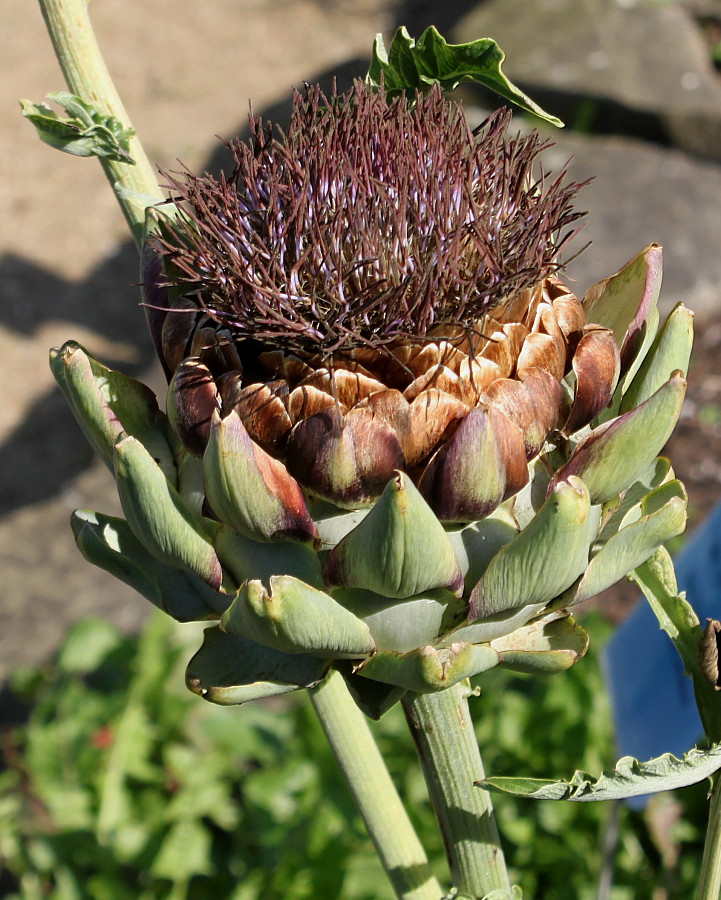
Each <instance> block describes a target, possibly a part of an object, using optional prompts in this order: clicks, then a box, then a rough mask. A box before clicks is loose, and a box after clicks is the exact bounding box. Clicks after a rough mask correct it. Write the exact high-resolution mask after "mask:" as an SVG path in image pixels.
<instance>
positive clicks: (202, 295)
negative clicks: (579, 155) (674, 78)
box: [160, 82, 581, 353]
mask: <svg viewBox="0 0 721 900" xmlns="http://www.w3.org/2000/svg"><path fill="white" fill-rule="evenodd" d="M510 118H511V114H510V112H509V111H507V110H502V111H499V112H497V113H495V114H493V115H492V116H491V117H490V118H489V119H488V120H487V121H486V122H485V123H484V125H483V126H481V128H480V129H477V131H476V132H473V131H472V130H471V128H470V126H469V124H468V122H467V120H466V117H465V114H464V113H463V111H462V109H461V108H460V107H459V106H458V105H457V104H456V103H452V102H448V101H447V100H446V99H445V98H444V97H443V95H442V93H441V91H440V90H437V89H433V90H431V91H430V92H429V93H428V94H427V95H426V96H419V97H417V98H416V102H415V103H410V102H409V101H408V100H406V98H405V97H399V98H397V99H395V100H392V101H389V100H388V99H387V98H386V97H385V96H384V94H383V92H382V91H381V92H372V91H371V89H370V88H369V87H367V86H366V85H365V84H363V83H362V82H357V83H356V84H355V86H354V87H353V88H352V89H351V90H350V91H349V92H348V93H346V94H340V95H336V94H333V95H331V96H330V97H326V96H325V95H324V94H323V93H322V92H321V90H320V88H318V87H309V88H307V89H306V91H305V93H304V94H302V95H301V94H296V95H295V98H294V103H293V112H292V116H291V121H290V125H289V128H288V131H287V133H286V134H283V133H278V134H277V135H276V134H274V132H273V128H272V126H270V125H266V124H265V123H263V122H262V121H261V120H260V119H258V118H255V117H252V116H251V119H250V128H251V134H252V138H251V140H250V141H249V142H248V143H243V142H240V141H238V142H235V143H234V144H232V145H231V150H232V152H233V156H234V159H235V168H234V170H233V172H232V174H231V175H230V177H227V178H226V177H222V176H221V178H219V179H216V178H213V177H211V176H208V175H206V176H203V177H198V176H195V175H192V174H190V173H184V174H182V175H180V176H178V177H169V187H170V189H171V190H172V191H173V193H174V195H175V199H176V200H177V201H178V202H179V204H180V208H181V210H182V213H181V215H180V217H179V218H177V219H176V220H175V221H174V222H173V223H172V224H170V225H169V226H168V227H167V230H166V231H164V234H163V237H162V238H161V239H160V247H161V250H162V252H163V253H164V254H165V255H166V256H167V257H168V258H169V260H170V261H171V262H172V266H171V267H168V268H169V269H170V270H172V271H174V272H175V273H176V274H175V276H173V278H174V280H177V283H178V284H180V285H182V286H183V288H184V290H186V291H187V292H189V293H193V292H194V293H195V294H196V296H197V299H198V302H199V303H200V305H201V306H202V307H203V308H204V309H205V310H206V311H207V312H208V313H210V314H211V316H212V317H214V318H216V319H217V320H218V321H219V322H221V323H222V324H223V325H224V326H225V327H228V328H229V329H230V330H231V333H232V334H233V336H234V338H237V339H244V338H253V339H255V340H257V341H261V342H263V343H272V344H274V345H276V346H280V347H284V348H287V349H289V350H297V351H302V352H305V353H308V352H310V353H317V352H322V353H333V352H335V351H337V350H339V349H344V348H346V349H347V348H351V347H354V346H363V345H365V346H375V347H379V348H380V347H383V346H387V345H388V344H389V343H391V342H393V341H395V340H397V339H398V338H400V337H408V338H413V337H418V336H423V335H426V334H427V333H428V331H429V329H431V328H432V327H433V326H434V325H439V324H440V325H448V326H458V325H461V326H463V327H466V326H468V325H469V324H470V323H475V322H476V321H477V320H478V319H479V318H480V317H481V316H483V314H484V313H486V312H487V311H489V310H491V309H492V308H493V307H495V306H497V305H498V304H499V303H501V302H502V301H503V300H504V298H507V297H509V296H512V295H513V294H515V293H516V292H517V291H519V290H521V289H523V288H525V287H529V286H531V285H533V284H535V283H537V282H538V281H539V280H541V279H542V278H543V277H545V276H546V275H548V274H550V273H551V272H553V271H555V270H556V269H558V268H559V267H560V262H559V253H560V251H561V250H562V249H563V247H564V246H565V245H566V243H567V241H568V239H569V238H570V237H571V236H572V235H573V233H575V232H574V230H573V229H571V230H569V226H571V225H572V224H573V223H575V222H576V221H577V220H578V218H579V217H580V215H581V214H580V213H576V212H574V211H573V209H572V206H571V201H572V199H573V196H574V194H575V193H576V191H577V189H578V185H576V184H566V183H565V182H564V179H563V175H564V173H563V172H562V173H561V174H560V175H558V176H557V177H555V178H553V179H547V178H544V177H535V176H534V175H533V174H532V166H533V164H534V162H535V161H536V159H537V157H538V155H539V153H540V152H541V151H542V150H543V149H544V148H545V146H546V144H544V143H543V141H542V140H541V139H540V137H539V136H538V134H537V133H535V132H532V133H530V134H529V135H527V136H524V137H521V136H518V137H514V138H508V137H507V136H506V131H507V128H508V125H509V122H510Z"/></svg>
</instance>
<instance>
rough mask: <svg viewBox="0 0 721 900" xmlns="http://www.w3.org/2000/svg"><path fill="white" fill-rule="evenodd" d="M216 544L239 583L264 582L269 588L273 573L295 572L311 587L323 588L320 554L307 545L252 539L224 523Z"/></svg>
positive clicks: (295, 574) (226, 565) (221, 556)
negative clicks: (272, 542) (270, 542)
mask: <svg viewBox="0 0 721 900" xmlns="http://www.w3.org/2000/svg"><path fill="white" fill-rule="evenodd" d="M213 543H214V545H215V549H216V551H217V553H218V557H219V559H220V561H221V563H222V565H223V569H224V570H225V571H227V572H229V573H230V574H231V575H232V577H233V578H234V579H235V582H236V584H239V585H240V584H242V583H243V582H244V581H262V582H263V584H264V585H265V586H266V587H268V586H269V585H270V578H271V576H273V575H292V576H293V577H294V578H299V579H300V580H301V581H304V582H305V583H306V584H309V585H310V586H311V587H315V588H322V587H323V573H322V571H321V566H320V560H319V559H318V554H317V553H316V552H315V551H314V550H313V548H312V547H309V546H308V545H307V544H298V543H288V542H283V543H276V544H268V543H264V542H260V541H252V540H251V539H250V538H248V537H245V535H243V534H241V533H240V532H239V531H234V530H233V529H232V528H230V527H229V526H227V525H221V527H220V528H219V529H218V534H217V536H216V538H215V541H214V542H213Z"/></svg>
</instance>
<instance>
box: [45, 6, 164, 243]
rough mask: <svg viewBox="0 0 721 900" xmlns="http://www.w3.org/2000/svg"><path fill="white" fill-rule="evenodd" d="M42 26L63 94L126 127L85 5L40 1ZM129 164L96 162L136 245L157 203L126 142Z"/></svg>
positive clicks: (148, 175)
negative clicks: (148, 211)
mask: <svg viewBox="0 0 721 900" xmlns="http://www.w3.org/2000/svg"><path fill="white" fill-rule="evenodd" d="M40 8H41V10H42V14H43V18H44V19H45V24H46V25H47V28H48V32H49V34H50V39H51V40H52V43H53V49H54V50H55V55H56V56H57V58H58V62H59V63H60V68H61V69H62V71H63V75H64V76H65V81H66V82H67V85H68V89H69V90H70V92H71V93H73V94H76V95H77V96H78V97H80V98H81V99H82V100H84V101H85V102H86V103H90V104H92V105H93V106H94V107H96V109H98V110H99V111H100V112H101V113H103V114H104V115H108V116H114V117H115V118H116V119H118V121H119V122H121V123H122V124H123V125H124V126H125V127H126V128H130V127H132V126H131V124H130V119H129V118H128V114H127V113H126V111H125V108H124V106H123V104H122V101H121V100H120V97H119V95H118V92H117V91H116V90H115V85H114V84H113V82H112V79H111V78H110V74H109V73H108V70H107V68H106V66H105V62H104V61H103V57H102V55H101V53H100V48H99V47H98V44H97V41H96V40H95V35H94V34H93V29H92V26H91V25H90V19H89V18H88V9H87V0H40ZM130 156H131V157H132V159H133V160H134V162H135V165H131V164H129V163H122V162H113V161H112V160H105V159H102V160H100V162H101V164H102V167H103V169H104V171H105V174H106V176H107V178H108V181H109V182H110V184H111V187H112V188H113V191H114V192H115V196H116V198H117V200H118V203H119V204H120V207H121V209H122V211H123V214H124V216H125V219H126V221H127V223H128V226H129V227H130V230H131V232H132V234H133V237H134V238H135V242H136V244H138V245H140V241H141V240H142V236H143V224H144V220H145V207H147V206H148V205H150V204H151V203H155V202H158V201H159V200H162V199H163V197H162V195H161V193H160V191H159V188H158V182H157V179H156V177H155V172H154V171H153V167H152V166H151V165H150V163H149V162H148V158H147V157H146V155H145V151H144V150H143V148H142V146H141V144H140V141H139V140H138V138H137V137H133V138H132V139H131V141H130Z"/></svg>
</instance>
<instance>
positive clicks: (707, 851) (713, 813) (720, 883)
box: [696, 777, 721, 900]
mask: <svg viewBox="0 0 721 900" xmlns="http://www.w3.org/2000/svg"><path fill="white" fill-rule="evenodd" d="M720 896H721V780H720V779H719V778H718V777H717V778H716V779H715V781H714V787H713V795H712V797H711V808H710V809H709V816H708V828H707V829H706V843H705V844H704V848H703V861H702V863H701V875H700V877H699V882H698V890H697V892H696V900H719V897H720Z"/></svg>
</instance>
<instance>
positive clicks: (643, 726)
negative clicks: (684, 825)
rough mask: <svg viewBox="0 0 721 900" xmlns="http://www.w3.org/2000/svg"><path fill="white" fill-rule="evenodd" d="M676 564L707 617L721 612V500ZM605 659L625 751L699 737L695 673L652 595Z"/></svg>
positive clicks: (652, 752)
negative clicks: (688, 672) (663, 624)
mask: <svg viewBox="0 0 721 900" xmlns="http://www.w3.org/2000/svg"><path fill="white" fill-rule="evenodd" d="M675 568H676V578H677V580H678V587H679V590H683V591H686V599H687V600H688V602H689V603H690V604H691V606H692V607H693V608H694V611H695V612H696V615H697V616H698V618H699V621H700V622H701V625H702V626H704V625H705V624H706V619H707V617H708V618H714V619H721V504H719V505H717V506H716V507H715V508H714V510H713V512H712V513H711V515H710V516H709V517H708V518H707V519H706V521H705V522H704V523H703V525H701V527H700V528H698V529H697V530H696V531H695V532H694V534H693V535H692V537H691V539H690V540H689V542H688V543H687V544H686V545H685V546H684V548H683V550H682V551H681V553H680V554H679V555H678V557H677V558H676V560H675ZM603 666H604V673H605V676H606V682H607V684H608V688H609V691H610V694H611V704H612V709H613V719H614V725H615V729H616V743H617V747H618V751H619V755H621V756H634V757H636V759H639V760H647V759H652V758H653V757H655V756H660V755H661V754H662V753H673V754H674V755H675V756H681V755H682V754H683V753H685V752H686V751H687V750H689V749H690V748H691V747H693V746H694V744H696V743H697V742H698V740H699V738H700V737H701V736H702V734H703V728H702V726H701V720H700V718H699V715H698V711H697V709H696V703H695V701H694V696H693V686H692V684H691V679H690V678H687V677H686V676H685V675H684V674H683V664H682V662H681V659H680V657H679V655H678V654H677V653H676V650H675V648H674V646H673V644H672V643H671V641H670V639H669V637H668V636H667V635H666V634H665V633H664V632H662V631H661V630H660V629H659V627H658V621H657V619H656V617H655V616H654V614H653V612H652V611H651V607H650V606H649V605H648V603H646V602H645V601H642V602H640V603H638V604H637V605H636V607H635V608H634V609H633V611H632V612H631V613H630V614H629V616H628V617H627V618H626V619H625V620H624V621H623V622H622V623H621V625H620V626H619V627H618V628H617V629H616V631H615V632H614V634H613V636H612V637H611V639H610V640H609V641H608V643H607V644H606V647H605V649H604V653H603ZM635 799H636V800H640V801H641V802H642V803H643V802H644V800H643V798H635ZM634 805H636V804H634Z"/></svg>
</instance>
